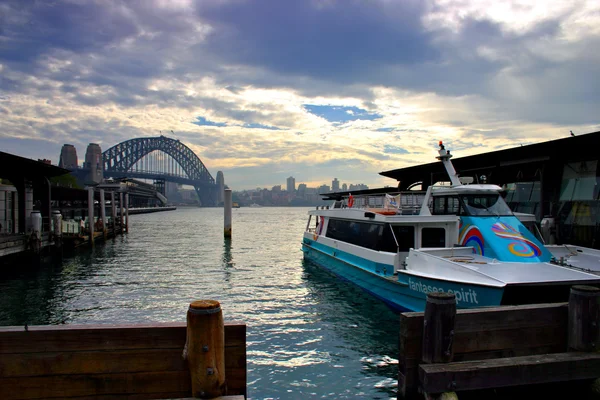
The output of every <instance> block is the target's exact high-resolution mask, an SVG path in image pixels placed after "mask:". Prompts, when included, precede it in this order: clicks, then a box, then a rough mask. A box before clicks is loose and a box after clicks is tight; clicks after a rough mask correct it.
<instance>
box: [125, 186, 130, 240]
mask: <svg viewBox="0 0 600 400" xmlns="http://www.w3.org/2000/svg"><path fill="white" fill-rule="evenodd" d="M125 232H127V233H129V193H125Z"/></svg>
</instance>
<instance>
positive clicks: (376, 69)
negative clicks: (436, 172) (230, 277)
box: [0, 0, 600, 189]
mask: <svg viewBox="0 0 600 400" xmlns="http://www.w3.org/2000/svg"><path fill="white" fill-rule="evenodd" d="M0 15H2V30H1V31H0V39H1V40H2V49H3V51H2V52H0V76H1V79H0V114H2V118H0V128H2V129H0V149H1V150H2V151H6V152H9V153H14V154H17V155H21V156H24V157H29V158H33V159H41V158H50V159H51V160H52V161H53V162H54V163H56V164H57V163H58V162H57V156H58V154H59V153H60V150H61V147H62V145H63V144H65V143H69V144H73V145H74V146H76V147H77V148H78V149H79V155H80V157H81V155H82V154H83V149H84V148H85V147H86V146H87V145H88V144H89V143H97V144H99V145H100V146H101V147H102V148H103V149H108V148H109V147H111V146H114V145H116V144H118V143H120V142H122V141H124V140H127V139H132V138H139V137H151V136H159V135H161V134H164V135H168V136H169V137H172V138H174V139H178V140H181V142H183V143H185V144H186V145H187V146H189V147H190V148H191V149H192V150H193V151H194V152H195V153H196V154H197V155H198V156H199V157H200V159H201V160H202V161H203V163H205V164H206V166H207V168H208V169H209V171H210V172H211V174H212V175H213V176H215V175H216V173H217V171H223V172H224V174H225V176H226V181H227V184H228V185H230V186H231V187H232V188H238V189H244V188H252V187H256V186H261V187H270V186H272V185H273V184H275V183H282V184H283V183H285V182H286V178H287V177H289V176H290V175H294V176H295V177H296V179H297V181H303V182H307V183H308V184H309V185H317V184H319V183H322V182H328V181H329V180H330V178H329V177H331V176H334V177H337V178H338V179H339V180H340V181H346V182H350V181H354V182H365V183H367V184H368V185H370V186H384V185H393V184H394V182H393V181H392V180H389V179H387V178H383V177H381V176H379V175H378V172H381V171H386V170H391V169H397V168H401V167H408V166H412V165H417V164H422V163H428V162H432V161H434V157H435V156H436V152H435V148H436V144H437V142H438V141H439V140H443V141H444V143H446V146H447V148H449V149H451V150H452V152H453V154H454V155H455V156H457V157H462V156H468V155H473V154H479V153H484V152H488V151H493V150H496V149H504V148H509V147H515V146H519V145H524V144H532V143H539V142H543V141H548V140H552V139H557V138H561V137H567V136H569V132H570V131H573V132H574V134H576V135H577V134H581V133H587V132H594V131H598V130H600V117H598V115H597V112H596V110H597V109H598V108H600V97H599V93H600V90H599V89H600V79H599V74H600V73H599V72H598V68H597V65H599V64H600V55H599V54H598V52H595V51H590V49H594V48H598V46H599V45H600V28H598V27H599V26H600V3H598V2H597V1H592V0H577V1H572V2H545V1H525V0H518V1H517V0H512V1H506V2H496V1H491V0H481V1H478V0H460V1H459V0H449V1H441V0H440V1H437V0H426V1H412V0H409V1H403V2H389V1H385V0H375V1H372V2H361V1H357V2H350V3H348V2H336V1H300V0H298V1H296V0H290V1H286V2H283V3H282V2H277V1H266V2H256V1H247V0H240V1H238V2H229V1H223V2H199V1H191V0H173V1H164V0H148V1H145V2H128V1H114V2H103V1H94V0H90V1H80V0H63V1H56V2H23V1H17V0H5V1H3V2H2V4H1V5H0Z"/></svg>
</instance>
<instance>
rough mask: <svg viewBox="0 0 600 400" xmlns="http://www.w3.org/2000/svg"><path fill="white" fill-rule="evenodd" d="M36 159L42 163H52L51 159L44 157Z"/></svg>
mask: <svg viewBox="0 0 600 400" xmlns="http://www.w3.org/2000/svg"><path fill="white" fill-rule="evenodd" d="M38 161H39V162H41V163H44V164H48V165H52V161H50V160H47V159H45V158H38Z"/></svg>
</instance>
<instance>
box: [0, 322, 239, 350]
mask: <svg viewBox="0 0 600 400" xmlns="http://www.w3.org/2000/svg"><path fill="white" fill-rule="evenodd" d="M185 337H186V324H185V322H176V323H160V324H152V325H108V324H107V325H53V326H29V327H28V331H27V332H25V330H24V328H23V327H3V328H0V354H9V353H39V352H57V351H61V352H64V351H84V350H92V351H93V350H119V349H145V348H155V349H161V348H162V349H166V348H181V349H183V345H184V344H185ZM225 342H226V345H225V347H235V346H245V344H246V327H245V325H240V324H239V323H226V324H225Z"/></svg>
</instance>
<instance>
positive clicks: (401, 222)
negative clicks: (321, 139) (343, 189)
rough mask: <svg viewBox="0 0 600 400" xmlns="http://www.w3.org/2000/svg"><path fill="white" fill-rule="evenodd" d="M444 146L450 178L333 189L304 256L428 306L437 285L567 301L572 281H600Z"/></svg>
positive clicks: (403, 303)
mask: <svg viewBox="0 0 600 400" xmlns="http://www.w3.org/2000/svg"><path fill="white" fill-rule="evenodd" d="M439 147H440V148H439V156H438V157H437V159H438V160H440V161H441V162H442V163H443V164H444V166H445V168H446V171H447V173H448V176H449V178H450V184H449V185H447V186H443V185H438V186H436V185H434V186H430V187H429V188H428V189H427V191H425V192H423V191H406V192H401V193H399V192H397V191H394V190H395V189H393V188H384V189H375V190H367V191H355V192H350V193H344V194H341V193H330V194H328V195H326V196H325V198H326V199H329V200H332V202H333V203H332V204H331V206H326V207H321V208H319V207H317V209H316V210H311V211H309V218H308V223H307V225H306V230H305V232H304V237H303V241H302V251H303V253H304V258H305V259H306V260H308V261H310V262H313V263H315V264H317V265H320V266H322V267H324V268H326V269H328V270H329V271H331V272H332V273H334V274H335V275H337V276H338V277H340V278H342V279H344V280H347V281H350V282H352V283H354V284H356V285H358V286H359V287H361V288H362V289H364V290H365V291H367V292H369V293H371V294H372V295H374V296H376V297H378V298H379V299H381V300H383V301H384V302H386V303H387V304H388V305H389V306H391V307H392V308H394V309H396V310H399V311H407V310H408V311H422V310H423V309H424V308H425V301H426V298H427V293H429V292H450V293H454V294H455V296H456V300H457V306H458V307H459V308H473V307H483V306H497V305H509V304H527V303H544V302H555V301H567V300H568V296H569V289H570V287H571V286H572V285H575V284H586V285H596V286H598V285H600V276H598V275H594V274H591V273H588V272H586V271H585V268H580V269H574V268H570V266H569V265H567V263H566V262H565V261H564V257H563V258H562V259H560V261H557V259H558V257H556V256H555V255H553V253H552V252H551V251H550V250H549V249H548V248H546V246H544V245H543V244H542V243H541V242H540V241H539V240H538V239H537V238H536V237H535V236H534V234H533V233H532V232H530V231H529V230H528V229H527V228H526V227H525V226H524V225H523V223H522V222H521V220H520V219H519V218H521V219H524V220H526V219H527V218H526V217H527V215H519V216H518V217H517V215H515V214H514V213H513V212H512V211H511V210H510V208H509V207H508V205H507V204H506V203H505V202H504V199H503V198H502V196H501V190H502V188H500V187H499V186H497V185H491V184H469V183H470V182H467V181H466V180H463V181H462V182H461V180H460V179H459V177H458V174H457V173H456V171H455V169H454V167H453V165H452V162H451V161H450V158H451V157H452V155H451V154H450V151H449V150H446V149H445V147H444V145H443V143H442V142H440V144H439ZM557 248H559V249H563V250H560V251H565V250H564V248H563V247H560V246H558V247H557ZM554 251H557V249H554ZM575 251H576V250H575ZM598 255H599V256H600V252H599V253H598ZM589 261H590V262H591V263H592V264H594V262H595V263H596V264H600V257H598V258H595V259H594V255H593V254H592V255H591V258H590V260H589Z"/></svg>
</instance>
